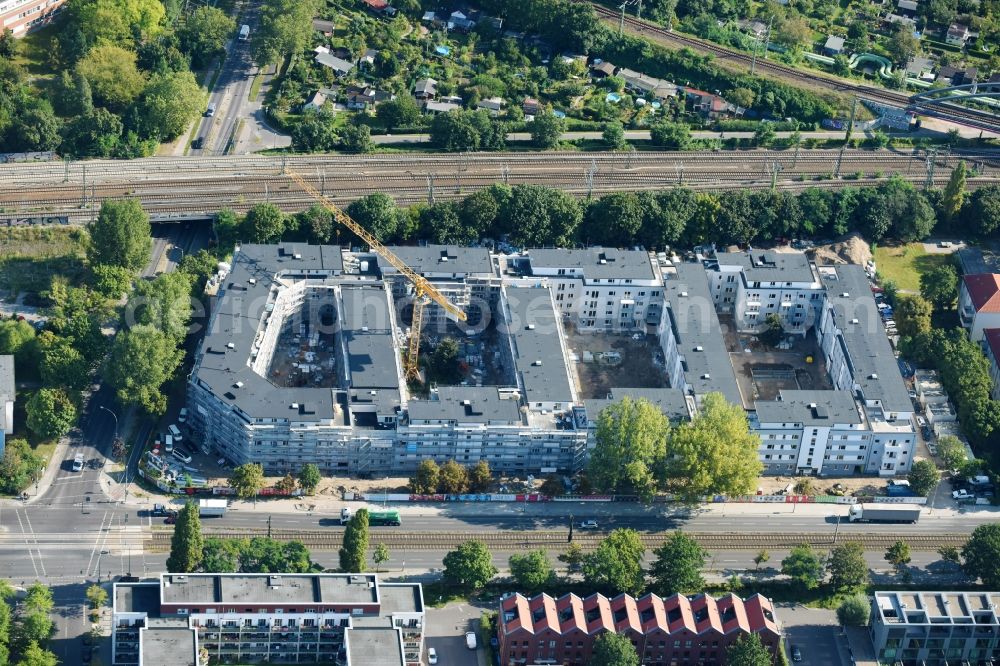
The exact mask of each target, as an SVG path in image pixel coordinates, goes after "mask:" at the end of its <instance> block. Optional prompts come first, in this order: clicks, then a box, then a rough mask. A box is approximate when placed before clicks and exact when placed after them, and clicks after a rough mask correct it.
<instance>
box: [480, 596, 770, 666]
mask: <svg viewBox="0 0 1000 666" xmlns="http://www.w3.org/2000/svg"><path fill="white" fill-rule="evenodd" d="M605 632H613V633H617V634H620V635H624V636H626V637H628V638H629V640H631V642H632V645H633V646H634V647H635V649H636V652H638V654H639V657H640V659H641V661H642V663H643V664H646V665H647V666H686V665H691V666H694V665H699V666H709V665H712V664H719V665H722V664H725V663H726V649H727V648H728V647H729V646H730V645H732V644H733V643H734V642H736V641H737V640H739V639H740V638H741V637H743V636H747V635H749V634H751V633H753V634H757V635H758V636H760V639H761V642H762V643H763V644H764V646H765V647H766V648H767V650H768V651H769V652H770V653H771V655H772V658H775V656H776V655H777V651H778V650H780V649H781V648H780V639H781V633H780V629H779V625H778V621H777V617H776V615H775V612H774V607H773V605H772V604H771V601H770V600H769V599H767V598H766V597H762V596H760V595H759V594H758V595H754V596H752V597H750V598H749V599H746V600H743V599H740V598H739V597H737V596H735V595H732V594H729V595H726V596H723V597H719V598H718V599H716V598H713V597H709V596H706V595H704V594H699V595H695V596H692V597H686V596H682V595H678V594H675V595H673V596H671V597H668V598H661V597H659V596H657V595H655V594H647V595H646V596H644V597H641V598H638V599H636V598H635V597H632V596H630V595H627V594H622V595H619V596H617V597H614V598H609V597H605V596H604V595H601V594H593V595H591V596H589V597H585V598H582V597H579V596H577V595H575V594H567V595H565V596H562V597H559V598H554V597H551V596H549V595H547V594H540V595H537V596H535V597H530V598H529V597H525V596H523V595H521V594H512V595H509V596H507V597H504V598H503V599H502V600H501V602H500V617H499V618H498V621H497V639H498V641H499V654H500V664H501V666H515V665H518V664H565V665H567V666H586V664H588V663H590V658H591V654H592V652H593V647H594V642H595V641H596V640H597V638H598V637H600V636H601V635H602V634H604V633H605ZM775 662H776V660H775Z"/></svg>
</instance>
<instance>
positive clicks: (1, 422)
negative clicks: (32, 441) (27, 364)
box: [0, 354, 17, 455]
mask: <svg viewBox="0 0 1000 666" xmlns="http://www.w3.org/2000/svg"><path fill="white" fill-rule="evenodd" d="M16 394H17V384H16V382H15V381H14V357H13V356H11V355H10V354H2V355H0V455H3V449H4V438H5V437H6V436H7V435H10V434H11V433H13V432H14V400H15V398H16Z"/></svg>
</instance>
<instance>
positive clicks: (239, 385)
mask: <svg viewBox="0 0 1000 666" xmlns="http://www.w3.org/2000/svg"><path fill="white" fill-rule="evenodd" d="M233 386H234V387H235V388H243V382H236V383H235V384H233Z"/></svg>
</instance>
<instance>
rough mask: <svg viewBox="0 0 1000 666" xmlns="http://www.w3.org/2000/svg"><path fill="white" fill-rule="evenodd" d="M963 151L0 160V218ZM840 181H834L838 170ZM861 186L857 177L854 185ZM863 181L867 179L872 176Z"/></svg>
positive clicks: (988, 168) (996, 156) (811, 176)
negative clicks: (106, 205)
mask: <svg viewBox="0 0 1000 666" xmlns="http://www.w3.org/2000/svg"><path fill="white" fill-rule="evenodd" d="M960 159H963V160H965V161H966V162H967V163H969V164H970V165H971V166H973V167H975V168H976V169H977V171H978V173H979V175H978V176H976V177H975V178H972V179H970V186H971V187H976V186H978V185H982V184H984V183H992V182H994V181H995V179H996V178H998V177H1000V151H993V150H979V151H964V152H959V151H956V152H955V153H953V154H951V155H942V156H937V157H935V158H934V159H930V158H929V157H928V156H927V155H925V154H921V153H917V152H908V153H899V152H893V151H887V150H886V151H868V150H846V151H843V153H842V154H841V152H840V151H835V150H798V151H795V150H786V151H766V150H753V151H728V152H712V151H707V152H680V153H678V152H648V153H647V152H642V153H625V154H623V153H594V154H585V153H546V154H542V155H537V154H536V155H531V156H527V155H523V154H519V153H474V154H465V155H427V156H420V157H414V156H360V157H353V156H335V155H307V156H290V157H287V158H281V157H267V156H252V157H228V158H209V159H200V158H164V159H146V160H133V161H130V162H115V161H109V160H103V161H102V160H97V161H93V162H81V163H73V164H65V165H64V164H62V163H39V164H14V165H4V166H0V191H2V192H3V195H2V196H0V224H3V223H4V221H5V220H6V223H7V224H11V223H17V220H20V219H24V218H31V217H44V216H61V217H65V218H67V219H68V220H69V221H71V222H81V221H85V220H89V219H90V218H91V217H92V216H93V214H94V211H95V210H96V209H97V208H98V207H99V206H100V202H101V201H103V200H104V199H109V198H122V197H137V198H139V199H140V201H141V202H142V204H143V206H144V207H145V208H146V210H147V211H148V212H149V213H150V215H151V216H153V218H154V219H169V218H170V216H186V217H193V216H198V215H212V214H214V213H215V212H217V211H218V210H220V209H222V208H226V207H228V208H233V209H234V210H237V211H240V212H242V211H245V210H247V209H248V208H249V207H250V206H252V205H253V204H255V203H258V202H260V201H271V202H273V203H275V204H276V205H278V206H280V207H281V208H283V209H284V210H287V211H297V210H302V209H304V208H307V207H308V206H309V205H311V204H312V199H311V198H310V197H309V196H308V195H307V194H306V193H305V192H303V191H301V190H300V189H299V188H298V187H297V186H295V185H294V184H293V183H292V181H291V180H290V179H289V178H288V177H287V176H286V175H283V172H284V171H286V170H295V171H296V172H298V173H299V174H301V175H302V176H303V177H305V178H306V179H307V180H308V181H309V182H310V183H312V184H314V185H315V186H316V188H317V189H319V190H321V191H323V192H324V193H325V194H327V195H329V196H331V197H332V198H333V199H334V200H335V201H338V202H340V203H343V204H347V203H349V202H351V201H353V200H355V199H358V198H361V197H363V196H365V195H367V194H370V193H372V192H385V193H387V194H390V195H392V196H393V197H394V198H395V199H396V200H397V202H398V203H400V204H401V205H407V204H412V203H416V202H419V201H426V200H428V199H429V198H434V199H435V200H445V199H455V198H459V197H463V196H466V195H468V194H469V193H471V192H473V191H475V190H478V189H480V188H483V187H487V186H489V185H492V184H494V183H498V182H505V183H508V184H510V185H516V184H540V185H547V186H550V187H555V188H559V189H562V190H564V191H566V192H569V193H571V194H573V195H577V196H586V195H588V194H592V195H601V194H605V193H608V192H614V191H641V190H655V189H663V188H667V187H672V186H675V185H680V184H683V185H685V186H687V187H691V188H692V189H700V190H721V189H733V188H742V187H746V188H764V187H771V185H772V182H773V184H774V186H775V187H776V188H780V189H785V190H799V189H803V188H805V187H810V186H818V187H841V186H843V185H844V184H858V183H859V181H858V180H857V179H858V178H863V179H872V178H878V177H884V176H887V175H890V174H899V175H900V176H901V177H903V178H907V179H910V180H912V181H914V182H918V183H924V182H926V181H927V178H928V175H929V170H930V168H931V166H930V165H931V164H933V170H934V171H933V182H934V183H935V184H939V183H942V182H944V181H945V180H946V179H947V178H948V175H949V172H950V169H951V168H952V167H953V166H954V165H955V164H957V162H958V160H960ZM838 164H839V174H840V176H841V177H842V178H844V177H847V178H850V179H851V180H837V179H833V176H834V174H835V173H836V172H837V170H838ZM860 182H864V181H860ZM868 182H871V181H870V180H869V181H868Z"/></svg>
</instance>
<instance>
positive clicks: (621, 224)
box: [580, 192, 646, 247]
mask: <svg viewBox="0 0 1000 666" xmlns="http://www.w3.org/2000/svg"><path fill="white" fill-rule="evenodd" d="M645 213H646V211H645V210H644V209H643V206H642V203H641V200H640V199H639V197H638V196H637V195H636V194H635V193H634V192H614V193H612V194H605V195H604V196H602V197H601V198H600V199H597V200H596V201H591V202H590V205H588V206H587V212H586V214H585V215H584V218H583V224H582V225H581V227H580V235H581V236H583V237H584V238H585V239H586V241H587V242H588V243H593V244H595V245H605V246H609V247H627V246H628V245H630V244H634V243H635V241H636V238H637V236H638V235H639V230H640V229H641V228H642V224H643V222H644V219H645Z"/></svg>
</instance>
